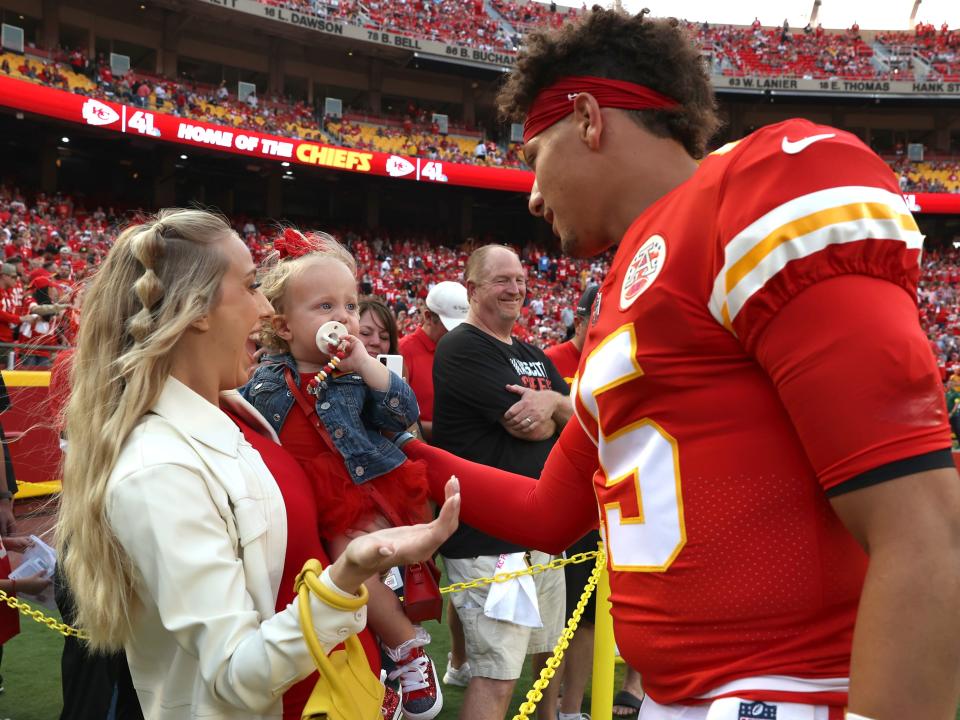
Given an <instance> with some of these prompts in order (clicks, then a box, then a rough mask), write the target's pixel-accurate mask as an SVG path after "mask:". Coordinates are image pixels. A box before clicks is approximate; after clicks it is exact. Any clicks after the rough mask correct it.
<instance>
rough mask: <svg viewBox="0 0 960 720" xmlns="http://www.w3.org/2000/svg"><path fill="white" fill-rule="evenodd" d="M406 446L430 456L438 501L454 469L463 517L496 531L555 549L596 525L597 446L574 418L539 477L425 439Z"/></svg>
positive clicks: (420, 456) (417, 455)
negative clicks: (466, 457) (468, 456)
mask: <svg viewBox="0 0 960 720" xmlns="http://www.w3.org/2000/svg"><path fill="white" fill-rule="evenodd" d="M403 449H404V452H406V454H407V456H408V457H410V458H411V459H412V460H426V461H427V467H428V473H429V476H430V494H431V495H432V496H433V498H434V500H436V501H437V502H443V486H444V485H445V484H446V482H447V480H449V479H450V476H451V475H456V476H457V479H458V480H459V481H460V496H461V506H460V517H461V519H462V520H463V521H464V522H465V523H467V524H469V525H472V526H473V527H475V528H477V529H478V530H482V531H483V532H485V533H488V534H490V535H493V536H494V537H498V538H503V539H504V540H508V541H510V542H513V543H517V544H518V545H522V546H524V547H528V548H534V549H537V550H543V551H545V552H549V553H553V554H557V553H560V552H562V551H563V550H566V549H567V548H568V547H570V545H572V544H573V543H574V542H575V541H577V540H579V539H580V538H581V537H583V536H584V535H585V534H586V533H587V531H589V530H591V529H593V528H595V527H597V517H598V516H597V499H596V496H595V495H594V492H593V474H594V472H595V471H596V469H597V448H596V446H594V445H593V443H591V442H590V439H589V438H588V437H587V436H586V434H585V433H584V432H583V429H582V428H581V427H580V424H579V423H578V422H577V421H576V420H575V419H571V421H570V422H568V423H567V426H566V427H565V428H564V430H563V433H562V434H561V435H560V439H559V440H558V441H557V444H556V445H554V447H553V450H552V451H551V453H550V457H548V458H547V462H546V464H545V465H544V467H543V472H542V473H541V474H540V479H539V480H536V479H534V478H529V477H527V476H526V475H517V474H516V473H510V472H506V471H504V470H498V469H496V468H492V467H489V466H487V465H480V464H479V463H474V462H470V461H469V460H463V459H461V458H458V457H457V456H455V455H451V454H450V453H448V452H446V451H444V450H440V449H439V448H435V447H432V446H430V445H427V444H426V443H423V442H418V441H413V442H409V443H407V444H406V445H404V447H403Z"/></svg>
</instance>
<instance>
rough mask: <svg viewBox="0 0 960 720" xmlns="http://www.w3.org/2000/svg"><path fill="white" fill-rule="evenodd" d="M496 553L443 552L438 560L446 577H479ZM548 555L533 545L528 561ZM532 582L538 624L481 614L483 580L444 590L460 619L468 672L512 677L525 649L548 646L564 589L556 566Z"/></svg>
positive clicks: (558, 628)
mask: <svg viewBox="0 0 960 720" xmlns="http://www.w3.org/2000/svg"><path fill="white" fill-rule="evenodd" d="M499 559H500V558H499V556H497V555H482V556H480V557H476V558H444V559H443V564H444V567H446V570H447V576H448V577H449V578H450V581H451V582H466V581H468V580H475V579H476V578H479V577H492V576H493V574H494V573H495V572H496V569H497V561H498V560H499ZM552 559H553V558H552V556H550V555H547V554H546V553H542V552H539V551H537V550H534V551H532V552H531V553H530V561H531V562H532V563H533V564H538V563H548V562H550V560H552ZM533 582H534V584H535V585H536V588H537V603H538V605H539V606H540V619H541V620H542V622H543V627H542V628H530V627H526V626H524V625H516V624H514V623H511V622H505V621H503V620H494V619H492V618H489V617H487V616H486V615H484V614H483V606H484V604H485V603H486V601H487V593H488V592H489V590H490V586H489V585H484V586H481V587H477V588H471V589H469V590H465V591H463V592H458V593H454V594H453V595H451V596H450V598H451V600H452V601H453V606H454V607H455V608H456V610H457V615H458V616H459V617H460V622H461V623H463V636H464V640H465V641H466V649H467V661H468V662H469V663H470V672H471V674H472V675H475V676H477V677H483V678H490V679H491V680H516V679H517V678H519V677H520V671H521V670H522V669H523V659H524V658H525V657H526V656H527V655H528V654H531V655H532V654H534V653H544V652H550V651H552V650H553V646H554V645H556V643H557V640H558V639H559V638H560V633H561V632H562V631H563V626H564V622H565V618H564V616H563V612H564V608H565V605H566V592H565V589H564V588H565V586H564V578H563V571H562V570H547V571H546V572H543V573H540V574H539V575H534V576H533Z"/></svg>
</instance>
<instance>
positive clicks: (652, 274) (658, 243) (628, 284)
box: [620, 235, 667, 310]
mask: <svg viewBox="0 0 960 720" xmlns="http://www.w3.org/2000/svg"><path fill="white" fill-rule="evenodd" d="M666 261H667V244H666V242H664V240H663V238H662V237H661V236H660V235H652V236H651V237H649V238H647V239H646V240H645V241H644V243H643V244H642V245H641V246H640V249H639V250H637V254H636V255H634V256H633V260H631V261H630V265H629V266H628V267H627V272H626V273H624V276H623V285H622V286H621V287H620V309H621V310H626V309H627V308H629V307H630V306H631V305H633V302H634V301H635V300H636V299H637V298H638V297H640V296H641V295H642V294H643V293H644V292H646V290H647V288H649V287H650V286H651V285H653V281H654V280H656V279H657V275H659V274H660V270H662V269H663V264H664V263H665V262H666Z"/></svg>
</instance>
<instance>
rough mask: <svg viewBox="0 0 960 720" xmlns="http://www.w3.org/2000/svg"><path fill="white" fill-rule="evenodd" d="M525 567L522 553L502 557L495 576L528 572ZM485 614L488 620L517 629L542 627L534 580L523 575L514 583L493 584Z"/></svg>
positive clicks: (485, 606)
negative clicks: (518, 627) (520, 627)
mask: <svg viewBox="0 0 960 720" xmlns="http://www.w3.org/2000/svg"><path fill="white" fill-rule="evenodd" d="M526 567H527V564H526V563H525V562H524V561H523V553H509V554H505V555H501V556H500V559H499V561H497V570H496V573H495V575H503V574H505V573H509V572H514V571H517V570H525V569H526ZM483 614H484V615H486V616H487V617H488V618H493V619H494V620H503V621H505V622H511V623H514V624H515V625H523V626H525V627H532V628H539V627H543V621H542V620H541V619H540V605H539V603H538V602H537V587H536V585H535V584H534V582H533V577H531V576H530V575H521V576H520V577H518V578H514V579H513V580H507V581H506V582H499V583H493V584H492V585H491V586H490V592H489V593H488V594H487V602H486V603H485V604H484V606H483Z"/></svg>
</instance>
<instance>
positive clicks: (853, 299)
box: [755, 275, 950, 490]
mask: <svg viewBox="0 0 960 720" xmlns="http://www.w3.org/2000/svg"><path fill="white" fill-rule="evenodd" d="M755 350H756V351H755V355H756V358H757V360H758V361H759V363H760V365H761V366H763V368H764V370H766V372H767V373H768V374H769V375H770V378H771V379H772V380H773V383H774V384H775V385H776V388H777V391H778V393H779V394H780V398H781V400H782V401H783V405H784V407H785V408H786V410H787V412H788V413H789V415H790V419H791V420H792V422H793V425H794V428H796V431H797V434H798V435H799V437H800V440H801V442H802V443H803V446H804V449H805V450H806V453H807V457H809V458H810V463H811V464H812V465H813V468H814V470H815V471H816V473H817V476H818V477H819V478H820V483H821V485H822V486H823V487H824V489H826V490H831V489H832V488H834V487H836V486H838V485H839V484H840V483H843V482H844V481H846V480H848V479H850V478H854V477H856V476H858V475H861V474H862V473H866V472H868V471H872V470H875V469H877V468H880V467H881V466H885V465H888V464H890V463H894V462H897V461H901V460H906V459H907V458H913V457H917V456H920V455H924V454H926V453H930V452H933V451H938V450H943V449H944V448H949V447H950V429H949V426H948V424H947V415H946V406H945V403H944V393H943V388H942V386H941V384H940V377H939V373H938V370H937V365H936V361H935V360H934V358H933V355H932V353H931V352H930V345H929V343H928V342H927V339H926V337H925V336H924V333H923V331H922V330H921V328H920V324H919V323H918V322H917V307H916V304H915V303H914V301H913V298H911V297H910V295H908V294H907V293H906V292H904V290H903V288H901V287H899V286H897V285H894V284H893V283H891V282H887V281H886V280H880V279H877V278H872V277H866V276H863V275H842V276H840V277H836V278H832V279H830V280H825V281H823V282H820V283H817V284H816V285H813V286H811V287H809V288H807V289H806V290H804V291H803V292H802V293H800V295H798V296H797V297H796V298H794V299H793V300H791V301H790V302H789V303H788V304H787V305H786V306H785V307H784V308H783V309H782V310H780V312H779V313H777V315H776V316H775V317H774V318H773V319H772V320H771V321H770V323H769V325H768V326H767V328H766V329H765V330H764V333H763V335H762V336H761V337H760V338H759V341H758V343H757V346H756V349H755Z"/></svg>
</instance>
